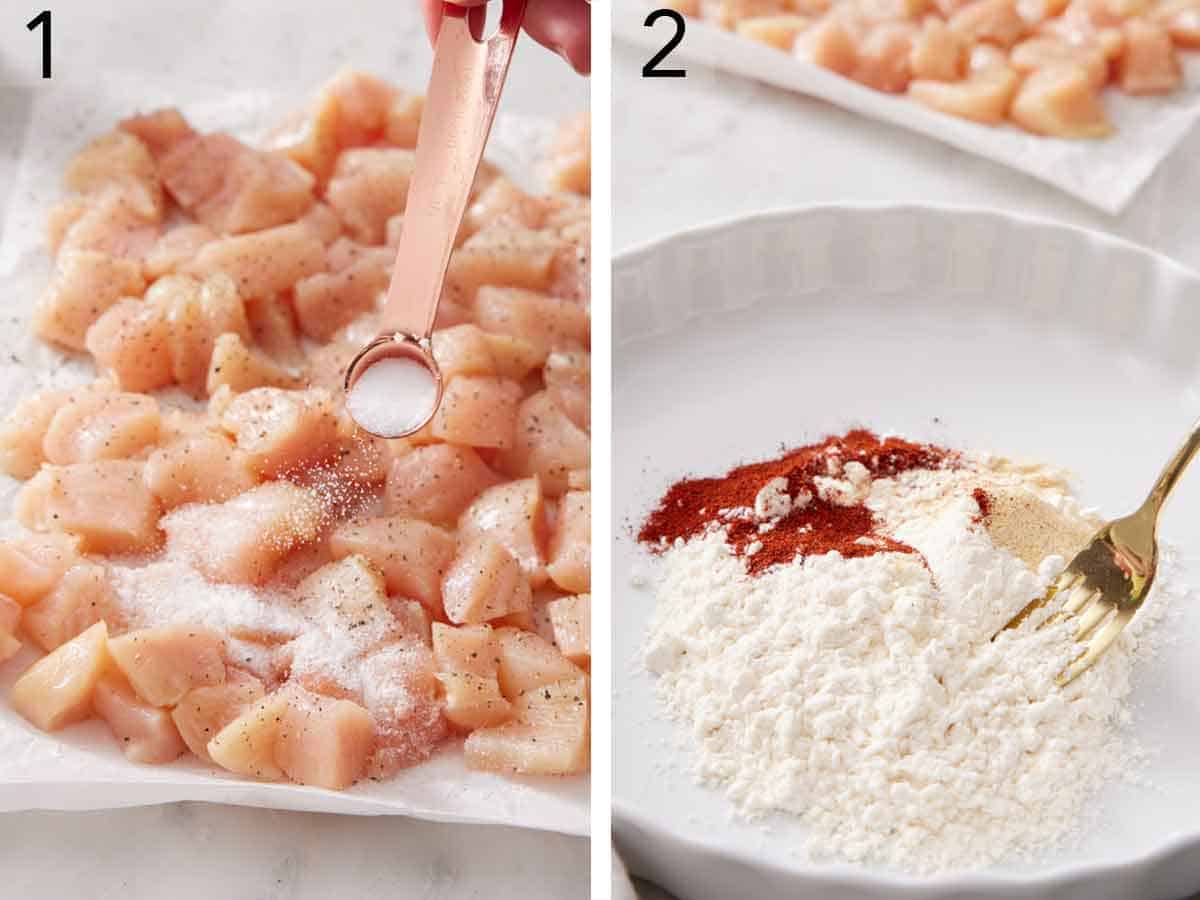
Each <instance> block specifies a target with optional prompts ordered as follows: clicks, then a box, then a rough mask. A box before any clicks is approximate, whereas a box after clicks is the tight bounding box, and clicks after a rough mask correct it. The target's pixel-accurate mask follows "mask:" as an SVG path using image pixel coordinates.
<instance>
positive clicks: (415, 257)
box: [345, 0, 526, 438]
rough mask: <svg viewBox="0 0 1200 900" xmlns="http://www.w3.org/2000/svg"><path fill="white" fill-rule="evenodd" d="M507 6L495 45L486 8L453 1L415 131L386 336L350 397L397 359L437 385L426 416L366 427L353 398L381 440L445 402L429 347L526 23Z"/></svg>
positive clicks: (372, 348)
mask: <svg viewBox="0 0 1200 900" xmlns="http://www.w3.org/2000/svg"><path fill="white" fill-rule="evenodd" d="M502 2H503V11H502V12H501V16H500V23H499V27H498V28H497V30H496V33H495V34H494V35H493V36H492V37H490V38H489V39H487V40H481V39H480V32H481V31H482V29H483V26H484V19H485V16H486V9H485V7H482V6H477V7H470V8H467V7H461V6H457V5H455V4H453V3H447V4H445V7H444V9H443V13H442V23H441V27H440V28H439V30H438V36H437V44H436V46H435V48H434V54H433V73H432V74H431V75H430V77H429V88H428V90H427V91H426V96H425V110H424V112H423V114H422V116H421V126H420V129H419V130H418V132H417V149H416V161H415V166H414V173H413V179H412V184H411V185H410V187H409V191H408V202H407V203H406V205H405V211H404V227H403V229H402V230H401V233H400V245H399V247H398V248H397V250H396V265H395V268H393V269H392V280H391V284H389V285H388V290H387V297H386V299H385V301H384V307H383V311H382V313H381V315H380V331H379V335H378V336H377V337H376V338H375V339H374V340H372V341H371V342H370V343H368V344H367V345H366V346H365V347H363V349H362V350H360V351H359V352H358V355H356V356H355V357H354V359H353V360H351V362H350V365H349V366H348V367H347V369H346V380H345V388H346V392H347V395H350V394H351V393H352V392H353V389H354V387H355V385H356V384H358V382H359V379H361V378H362V377H363V375H364V374H366V372H367V371H368V370H369V369H370V368H371V367H372V366H374V365H376V364H377V363H379V362H382V361H383V360H389V359H394V360H404V361H407V362H409V363H415V364H416V365H417V366H419V367H420V368H421V369H423V370H424V372H425V373H426V374H427V375H428V376H429V378H430V379H431V381H432V383H431V384H429V385H427V387H428V390H426V391H424V392H423V394H424V398H425V400H426V405H427V407H428V408H427V409H415V410H412V411H411V412H412V415H410V416H407V417H406V416H405V415H404V411H403V410H399V409H397V410H396V413H397V415H394V416H393V415H388V416H385V417H384V418H387V419H389V420H392V421H388V422H386V423H382V422H380V421H376V420H375V417H374V416H371V417H370V419H371V421H369V422H367V423H364V422H361V421H358V417H357V416H355V412H354V405H353V404H352V403H350V402H349V399H350V398H349V396H348V402H347V408H348V409H349V411H350V414H351V416H354V417H355V419H356V421H358V425H359V427H361V428H363V429H364V430H366V431H368V432H370V433H371V434H374V435H375V436H376V437H382V438H397V437H404V436H405V435H409V434H412V433H414V432H416V431H418V430H420V429H421V428H422V427H424V425H425V424H426V423H428V422H429V420H430V419H432V418H433V415H434V413H435V412H437V408H438V406H439V404H440V403H441V401H442V389H443V384H442V373H441V371H440V370H439V368H438V364H437V361H436V360H435V359H434V358H433V351H432V348H431V346H430V337H431V336H432V334H433V323H434V319H435V318H436V317H437V309H438V301H439V300H440V299H441V294H442V284H443V282H444V281H445V279H446V267H447V266H448V265H449V263H450V253H451V251H452V250H453V249H454V240H455V237H456V236H457V234H458V229H459V226H460V225H461V224H462V220H463V215H464V214H465V213H466V209H467V199H468V197H469V195H470V192H471V185H472V183H473V182H474V180H475V173H476V171H477V170H478V168H479V162H480V160H481V159H482V158H483V148H484V145H485V144H486V143H487V138H488V133H489V132H490V131H491V129H492V120H493V119H494V118H495V116H496V107H497V105H498V104H499V102H500V91H501V89H502V88H503V87H504V79H505V76H506V75H507V74H508V64H509V61H510V60H511V59H512V52H513V46H514V45H515V44H516V40H517V34H518V33H519V31H520V28H521V21H522V19H523V18H524V16H525V4H526V0H502ZM430 397H431V398H432V402H431V403H430V402H429V398H430ZM364 418H366V416H364ZM401 423H403V424H401Z"/></svg>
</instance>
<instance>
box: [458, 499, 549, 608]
mask: <svg viewBox="0 0 1200 900" xmlns="http://www.w3.org/2000/svg"><path fill="white" fill-rule="evenodd" d="M458 529H459V538H460V539H461V540H470V539H472V538H474V537H478V536H487V537H490V538H492V539H493V540H495V541H498V542H499V543H500V544H502V545H503V546H504V548H505V549H506V550H508V552H509V553H511V554H512V555H513V557H514V558H516V560H517V562H518V563H520V565H521V571H523V572H524V573H525V575H526V576H527V577H528V578H529V583H530V585H532V586H533V587H538V586H540V585H542V584H543V583H544V582H545V581H546V557H545V549H544V548H545V545H546V538H547V534H546V510H545V505H544V503H543V500H542V487H541V483H540V482H539V481H538V479H537V478H526V479H523V480H520V481H510V482H508V483H506V484H499V485H496V486H495V487H492V488H488V489H487V490H486V491H484V492H483V493H482V494H480V495H479V496H478V497H477V498H476V499H475V500H474V502H472V503H471V505H470V506H469V507H467V509H466V510H465V511H464V512H463V514H462V516H461V517H460V518H459V520H458Z"/></svg>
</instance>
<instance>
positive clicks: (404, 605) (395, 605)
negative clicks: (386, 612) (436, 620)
mask: <svg viewBox="0 0 1200 900" xmlns="http://www.w3.org/2000/svg"><path fill="white" fill-rule="evenodd" d="M387 605H388V609H390V610H391V611H392V615H393V616H394V617H395V618H396V621H397V622H398V623H399V625H400V631H401V633H402V634H404V635H405V636H407V637H412V638H416V639H417V640H419V641H420V642H421V643H422V644H424V645H425V646H426V647H428V646H429V645H430V644H431V643H432V641H433V617H432V616H431V615H429V610H427V609H426V608H425V607H424V606H422V605H421V603H420V601H418V600H405V599H404V598H403V597H389V598H388V600H387Z"/></svg>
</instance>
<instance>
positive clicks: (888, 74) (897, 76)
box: [851, 22, 917, 94]
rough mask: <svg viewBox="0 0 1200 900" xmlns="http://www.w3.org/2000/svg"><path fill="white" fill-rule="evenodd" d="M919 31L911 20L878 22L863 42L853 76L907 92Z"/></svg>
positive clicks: (877, 86)
mask: <svg viewBox="0 0 1200 900" xmlns="http://www.w3.org/2000/svg"><path fill="white" fill-rule="evenodd" d="M916 33H917V32H916V28H915V26H913V25H911V24H910V23H908V22H883V23H881V24H879V25H875V26H874V27H873V28H871V30H870V31H868V32H867V34H866V35H865V36H864V37H863V39H862V41H860V42H859V45H858V54H857V57H856V62H855V66H854V71H853V73H852V74H851V77H852V78H853V79H854V80H855V81H857V82H860V83H861V84H865V85H867V86H868V87H872V88H874V89H875V90H877V91H886V92H887V93H891V94H900V93H903V92H904V89H905V88H907V87H908V82H909V79H910V78H911V77H912V71H911V68H910V57H911V55H912V49H913V42H914V39H915V37H916Z"/></svg>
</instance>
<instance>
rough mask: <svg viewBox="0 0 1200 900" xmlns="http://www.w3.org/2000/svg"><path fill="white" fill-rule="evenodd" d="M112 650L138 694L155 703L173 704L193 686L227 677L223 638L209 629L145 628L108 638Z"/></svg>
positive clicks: (179, 626)
mask: <svg viewBox="0 0 1200 900" xmlns="http://www.w3.org/2000/svg"><path fill="white" fill-rule="evenodd" d="M108 650H109V653H111V654H112V658H113V661H114V662H116V664H117V668H119V669H120V670H121V672H122V674H124V676H125V677H126V678H128V679H129V683H130V685H132V686H133V689H134V690H135V691H136V692H137V695H138V696H139V697H141V698H142V699H143V700H145V701H147V702H148V703H153V704H154V705H155V706H174V705H175V704H176V703H178V702H179V701H180V700H181V699H182V698H183V696H184V695H185V694H186V693H187V692H188V691H190V690H192V689H193V688H198V687H204V686H206V685H214V684H221V683H223V682H224V681H225V661H224V658H223V655H224V651H225V641H224V639H223V638H222V637H221V635H219V634H217V633H216V632H215V631H212V630H210V629H207V628H200V627H198V626H194V625H170V626H165V627H162V628H143V629H140V630H138V631H131V632H129V633H128V634H123V635H121V636H120V637H115V638H112V639H110V640H109V642H108Z"/></svg>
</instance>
